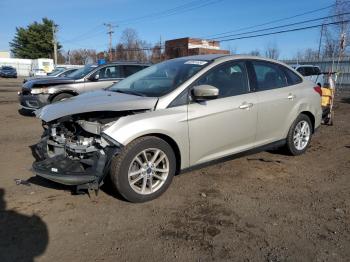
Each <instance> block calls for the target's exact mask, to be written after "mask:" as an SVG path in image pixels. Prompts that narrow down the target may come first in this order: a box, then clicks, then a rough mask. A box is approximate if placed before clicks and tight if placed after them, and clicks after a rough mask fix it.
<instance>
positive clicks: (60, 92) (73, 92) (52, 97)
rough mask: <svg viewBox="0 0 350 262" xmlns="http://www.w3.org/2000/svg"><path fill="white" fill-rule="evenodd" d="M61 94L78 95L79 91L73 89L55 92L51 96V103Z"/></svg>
mask: <svg viewBox="0 0 350 262" xmlns="http://www.w3.org/2000/svg"><path fill="white" fill-rule="evenodd" d="M60 94H70V95H72V96H77V95H79V94H78V93H77V92H75V91H73V90H61V91H59V92H56V93H54V94H52V95H50V96H49V101H50V103H51V102H52V100H53V99H54V98H55V97H56V96H58V95H60Z"/></svg>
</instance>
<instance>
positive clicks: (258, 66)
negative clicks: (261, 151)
mask: <svg viewBox="0 0 350 262" xmlns="http://www.w3.org/2000/svg"><path fill="white" fill-rule="evenodd" d="M249 67H250V68H251V70H250V72H251V73H252V74H253V75H252V76H251V78H252V79H253V81H252V82H253V83H254V88H255V89H256V94H257V100H258V101H257V110H258V121H257V132H256V143H257V146H259V145H264V144H268V143H270V142H275V141H277V140H280V139H283V138H285V137H284V135H285V130H286V125H288V124H289V121H290V114H291V112H292V111H293V110H292V109H293V108H294V107H295V105H296V103H297V100H298V91H297V88H296V87H295V86H294V85H289V84H288V78H287V75H286V73H285V70H284V67H283V66H281V65H279V64H276V63H271V62H266V61H250V62H249ZM286 70H289V69H287V68H286ZM300 80H301V79H300Z"/></svg>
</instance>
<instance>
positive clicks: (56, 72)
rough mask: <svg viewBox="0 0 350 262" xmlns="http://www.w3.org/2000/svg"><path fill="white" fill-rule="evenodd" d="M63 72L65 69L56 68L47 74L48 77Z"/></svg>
mask: <svg viewBox="0 0 350 262" xmlns="http://www.w3.org/2000/svg"><path fill="white" fill-rule="evenodd" d="M64 70H66V69H65V68H56V69H55V70H53V71H52V72H51V73H48V74H47V75H48V76H56V75H58V74H59V73H61V72H63V71H64Z"/></svg>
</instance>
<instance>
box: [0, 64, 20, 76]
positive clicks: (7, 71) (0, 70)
mask: <svg viewBox="0 0 350 262" xmlns="http://www.w3.org/2000/svg"><path fill="white" fill-rule="evenodd" d="M0 77H5V78H17V71H16V68H13V67H12V66H2V67H0Z"/></svg>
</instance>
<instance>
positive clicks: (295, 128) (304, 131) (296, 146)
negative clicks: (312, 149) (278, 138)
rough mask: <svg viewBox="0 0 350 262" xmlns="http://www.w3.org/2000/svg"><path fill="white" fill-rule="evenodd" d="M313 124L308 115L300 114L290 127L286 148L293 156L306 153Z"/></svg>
mask: <svg viewBox="0 0 350 262" xmlns="http://www.w3.org/2000/svg"><path fill="white" fill-rule="evenodd" d="M312 131H313V130H312V124H311V120H310V118H309V117H308V116H307V115H304V114H300V115H299V116H298V117H297V119H296V120H295V121H294V123H293V125H292V126H291V128H290V129H289V132H288V136H287V144H286V149H287V151H288V153H290V154H291V155H293V156H297V155H301V154H303V153H305V151H306V150H307V148H308V147H309V145H310V142H311V136H312Z"/></svg>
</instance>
